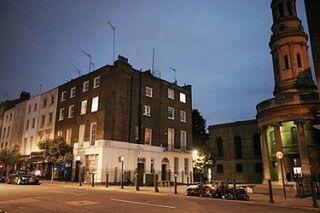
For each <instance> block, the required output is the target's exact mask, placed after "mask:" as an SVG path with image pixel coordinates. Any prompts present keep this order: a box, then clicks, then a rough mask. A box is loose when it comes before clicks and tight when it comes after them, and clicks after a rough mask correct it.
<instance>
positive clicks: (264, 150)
mask: <svg viewBox="0 0 320 213" xmlns="http://www.w3.org/2000/svg"><path fill="white" fill-rule="evenodd" d="M267 129H268V127H265V126H263V127H261V128H260V143H261V154H262V156H261V157H262V165H263V181H262V183H263V184H267V183H268V179H271V175H270V159H269V149H268V136H267Z"/></svg>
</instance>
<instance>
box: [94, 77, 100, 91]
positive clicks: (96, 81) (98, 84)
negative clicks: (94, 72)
mask: <svg viewBox="0 0 320 213" xmlns="http://www.w3.org/2000/svg"><path fill="white" fill-rule="evenodd" d="M98 87H100V76H98V77H95V78H94V79H93V89H95V88H98Z"/></svg>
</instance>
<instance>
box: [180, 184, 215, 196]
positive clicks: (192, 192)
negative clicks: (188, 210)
mask: <svg viewBox="0 0 320 213" xmlns="http://www.w3.org/2000/svg"><path fill="white" fill-rule="evenodd" d="M212 191H213V189H212V188H211V187H210V186H206V185H204V184H203V183H200V184H198V185H197V186H196V187H195V186H190V187H188V188H187V190H186V193H185V195H186V196H197V197H211V193H212Z"/></svg>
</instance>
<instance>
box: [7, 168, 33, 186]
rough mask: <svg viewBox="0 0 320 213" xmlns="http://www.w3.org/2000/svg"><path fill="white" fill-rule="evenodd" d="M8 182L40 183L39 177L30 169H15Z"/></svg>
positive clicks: (18, 183)
mask: <svg viewBox="0 0 320 213" xmlns="http://www.w3.org/2000/svg"><path fill="white" fill-rule="evenodd" d="M7 183H9V184H10V183H11V184H17V185H20V184H39V177H36V176H35V175H33V174H32V173H31V172H29V171H21V170H18V171H15V172H13V173H12V174H10V175H9V177H8V180H7Z"/></svg>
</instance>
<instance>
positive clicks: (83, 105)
mask: <svg viewBox="0 0 320 213" xmlns="http://www.w3.org/2000/svg"><path fill="white" fill-rule="evenodd" d="M87 108H88V100H83V101H81V109H80V115H85V114H87Z"/></svg>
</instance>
